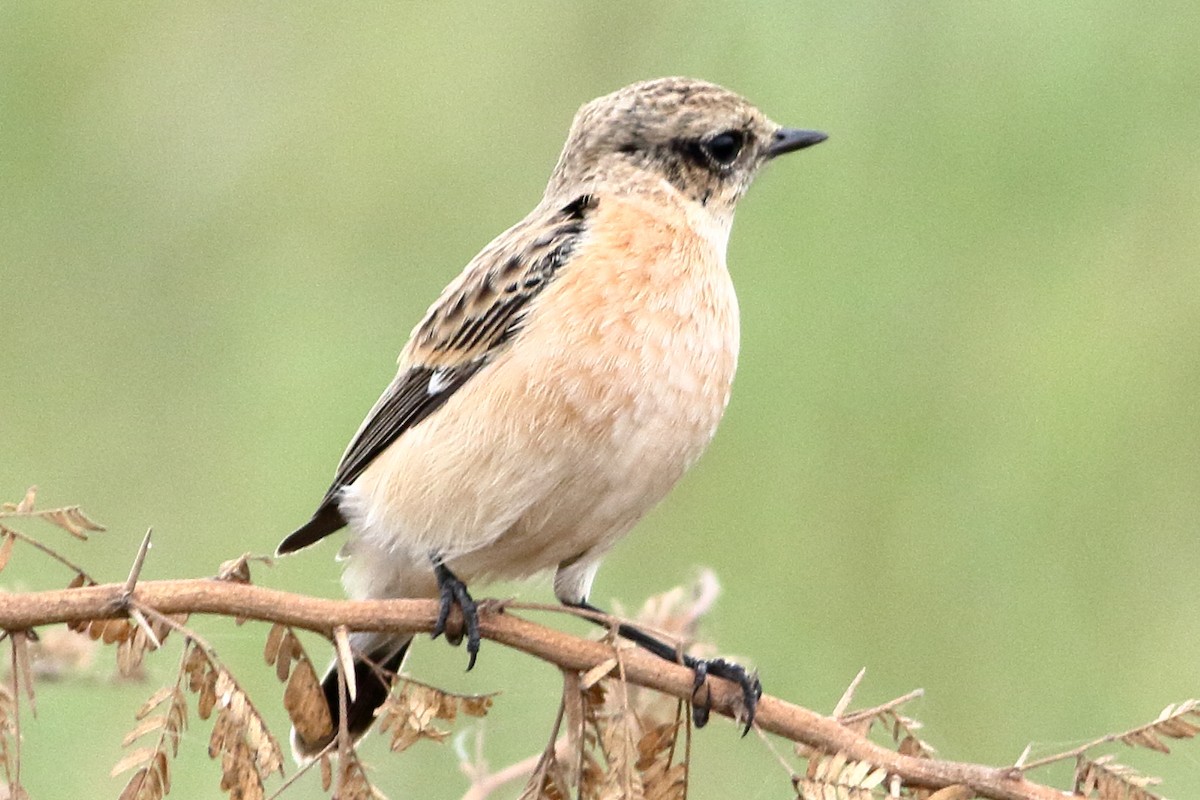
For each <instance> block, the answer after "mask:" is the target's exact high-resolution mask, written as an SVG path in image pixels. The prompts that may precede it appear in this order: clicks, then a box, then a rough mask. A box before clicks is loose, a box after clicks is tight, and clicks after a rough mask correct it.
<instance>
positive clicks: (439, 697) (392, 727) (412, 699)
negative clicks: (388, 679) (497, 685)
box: [378, 679, 494, 752]
mask: <svg viewBox="0 0 1200 800" xmlns="http://www.w3.org/2000/svg"><path fill="white" fill-rule="evenodd" d="M493 697H494V695H461V694H453V693H451V692H445V691H442V690H441V689H435V688H434V687H432V686H426V685H424V684H420V683H416V682H415V681H410V680H405V679H397V685H393V687H392V692H391V694H389V695H388V698H387V700H386V701H384V704H383V706H382V707H381V708H380V709H379V712H378V718H379V723H378V725H379V730H380V732H381V733H382V732H386V731H391V734H392V742H391V748H392V750H393V751H395V752H401V751H404V750H407V749H408V748H409V747H412V746H413V745H414V744H416V743H417V742H418V741H420V740H421V739H432V740H433V741H435V742H440V741H443V740H445V739H446V737H447V736H449V735H450V731H448V730H446V729H444V728H439V727H437V726H436V725H434V724H433V723H434V722H435V721H436V720H444V721H446V722H453V721H454V720H455V718H456V717H457V716H458V715H459V713H463V714H466V715H468V716H472V717H482V716H485V715H486V714H487V712H488V709H490V708H491V707H492V698H493Z"/></svg>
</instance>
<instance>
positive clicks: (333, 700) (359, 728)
mask: <svg viewBox="0 0 1200 800" xmlns="http://www.w3.org/2000/svg"><path fill="white" fill-rule="evenodd" d="M353 638H354V637H352V649H353V650H354V651H355V657H354V683H355V686H356V689H357V691H356V692H355V695H354V697H353V698H349V697H347V698H346V728H347V730H348V731H349V733H350V739H351V741H357V740H358V739H361V738H362V736H363V734H365V733H366V732H367V730H368V729H369V728H370V727H371V724H372V723H373V722H374V721H375V711H376V710H377V709H378V708H379V707H380V706H382V705H383V702H384V700H386V699H387V696H388V692H389V691H390V690H391V684H392V682H391V676H392V675H394V674H395V673H397V672H399V671H400V664H401V663H402V662H403V661H404V656H405V654H406V653H407V652H408V645H409V644H410V643H411V642H412V637H411V636H405V637H402V638H394V637H392V638H388V639H386V640H383V641H380V640H379V638H378V636H377V635H371V636H370V639H371V641H370V642H369V643H368V644H367V645H366V647H363V648H361V649H360V648H359V647H355V646H354V643H353ZM367 647H370V649H367ZM359 652H365V653H367V655H366V656H365V657H360V656H359V655H358V653H359ZM321 690H322V692H324V694H325V703H326V705H328V706H329V718H330V719H331V720H333V727H332V729H331V730H330V731H329V732H328V733H327V734H326V735H323V736H317V737H314V738H311V739H308V738H305V737H304V736H303V735H302V734H301V732H300V731H298V730H296V728H295V727H294V726H293V727H292V755H293V756H294V757H295V759H296V761H297V762H299V763H304V762H306V761H309V760H310V759H312V758H314V757H315V756H316V755H317V754H319V753H320V752H321V751H322V750H324V749H325V748H326V747H327V746H328V745H329V743H330V742H331V741H333V740H334V738H336V737H337V732H338V730H339V727H340V724H341V722H340V713H341V707H342V704H341V702H340V697H339V695H340V692H339V689H338V672H337V661H336V660H335V661H334V663H333V664H332V665H330V667H329V671H328V672H326V673H325V678H324V679H323V680H322V681H321Z"/></svg>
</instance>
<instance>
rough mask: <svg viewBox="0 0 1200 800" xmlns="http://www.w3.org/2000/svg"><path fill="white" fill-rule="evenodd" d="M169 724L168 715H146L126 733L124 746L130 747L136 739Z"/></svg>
mask: <svg viewBox="0 0 1200 800" xmlns="http://www.w3.org/2000/svg"><path fill="white" fill-rule="evenodd" d="M166 726H167V718H166V717H146V718H145V719H142V720H140V721H139V722H138V724H137V725H135V726H134V727H133V730H131V731H130V732H129V733H127V734H125V738H124V739H123V740H121V746H122V747H129V745H131V744H133V743H134V742H135V741H137V740H138V739H140V738H141V737H143V736H145V735H146V734H147V733H150V732H151V731H157V730H161V729H162V728H165V727H166Z"/></svg>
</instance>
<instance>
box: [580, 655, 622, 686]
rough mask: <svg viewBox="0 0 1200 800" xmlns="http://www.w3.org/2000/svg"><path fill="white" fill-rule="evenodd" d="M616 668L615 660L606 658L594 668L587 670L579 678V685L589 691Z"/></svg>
mask: <svg viewBox="0 0 1200 800" xmlns="http://www.w3.org/2000/svg"><path fill="white" fill-rule="evenodd" d="M616 668H617V659H616V658H615V657H614V658H606V659H605V660H604V661H601V662H600V663H599V664H597V665H596V666H594V667H592V668H591V669H589V670H588V671H587V672H585V673H583V675H582V676H581V677H580V678H579V683H580V685H581V686H582V687H583V688H584V689H590V688H592V687H593V686H595V685H596V684H597V683H599V682H600V681H601V680H602V679H603V678H605V677H607V676H608V675H609V674H610V673H611V672H612V671H613V670H615V669H616Z"/></svg>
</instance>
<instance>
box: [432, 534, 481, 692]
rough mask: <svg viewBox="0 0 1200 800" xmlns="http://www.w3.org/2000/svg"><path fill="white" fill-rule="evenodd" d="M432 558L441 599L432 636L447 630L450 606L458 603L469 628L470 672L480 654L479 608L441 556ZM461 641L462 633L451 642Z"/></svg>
mask: <svg viewBox="0 0 1200 800" xmlns="http://www.w3.org/2000/svg"><path fill="white" fill-rule="evenodd" d="M432 559H433V574H434V575H435V576H437V584H438V596H439V599H440V601H441V605H440V606H439V607H438V616H437V622H435V623H434V624H433V633H432V636H433V638H434V639H436V638H437V637H439V636H441V635H442V634H443V633H445V632H446V620H448V619H449V618H450V607H451V606H452V605H454V604H455V603H457V604H458V607H459V609H460V610H461V611H462V615H463V624H464V625H466V628H467V656H468V660H467V671H468V672H470V670H471V668H472V667H474V666H475V656H477V655H478V654H479V610H478V608H477V607H476V605H475V601H474V600H473V599H472V598H471V594H470V593H469V592H468V591H467V585H466V584H465V583H463V582H462V581H460V580H459V579H458V576H456V575H455V574H454V573H453V572H451V571H450V568H449V567H447V566H446V564H445V563H444V562H443V561H442V558H441V556H437V555H435V556H433V557H432ZM446 638H447V639H449V638H450V637H446ZM461 641H462V635H461V634H459V635H458V637H456V638H455V639H454V640H453V641H451V644H458V643H459V642H461Z"/></svg>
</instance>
